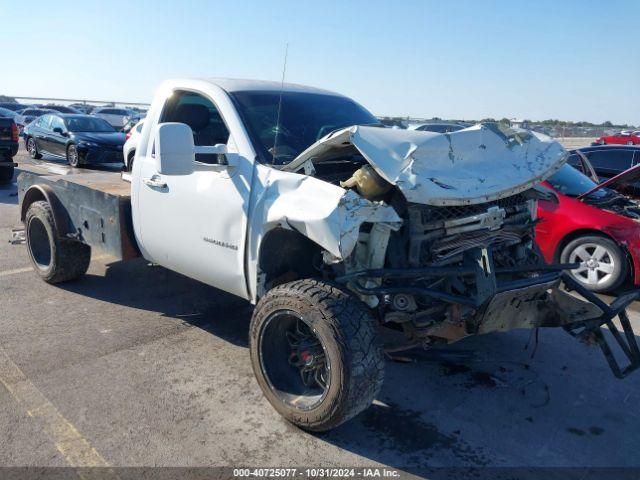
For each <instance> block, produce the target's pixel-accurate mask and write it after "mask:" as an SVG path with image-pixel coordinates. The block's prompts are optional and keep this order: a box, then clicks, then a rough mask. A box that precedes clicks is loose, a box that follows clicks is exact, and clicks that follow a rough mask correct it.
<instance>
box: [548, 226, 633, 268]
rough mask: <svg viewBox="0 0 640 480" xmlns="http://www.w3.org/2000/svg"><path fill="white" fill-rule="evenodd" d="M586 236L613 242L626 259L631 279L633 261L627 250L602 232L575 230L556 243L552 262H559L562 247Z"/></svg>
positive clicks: (584, 229) (587, 229)
mask: <svg viewBox="0 0 640 480" xmlns="http://www.w3.org/2000/svg"><path fill="white" fill-rule="evenodd" d="M586 235H591V236H595V237H603V238H608V239H609V240H611V241H612V242H614V243H615V244H616V245H618V246H619V247H620V248H621V249H622V252H623V253H624V255H625V257H626V258H627V264H628V266H629V274H630V275H631V278H633V276H634V273H635V272H634V267H633V260H632V258H631V254H630V253H629V249H628V248H627V247H626V246H625V245H622V244H621V243H620V242H618V241H617V240H616V239H615V238H613V237H612V236H611V235H607V234H606V233H604V232H602V231H601V230H592V229H589V228H583V229H581V230H575V231H573V232H571V233H569V234H567V235H566V236H565V237H564V238H563V239H562V240H561V241H560V242H559V243H558V247H557V248H556V251H555V253H554V255H553V258H554V261H555V262H556V263H558V262H560V254H561V253H562V250H563V249H564V247H566V246H567V245H568V244H569V242H572V241H573V240H575V239H576V238H578V237H584V236H586Z"/></svg>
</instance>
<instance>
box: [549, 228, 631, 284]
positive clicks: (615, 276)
mask: <svg viewBox="0 0 640 480" xmlns="http://www.w3.org/2000/svg"><path fill="white" fill-rule="evenodd" d="M560 261H561V262H562V263H580V267H579V268H576V269H574V270H571V272H570V273H571V275H572V276H573V278H575V279H576V280H577V281H578V282H580V283H581V284H582V285H584V286H585V287H586V288H588V289H589V290H591V291H593V292H606V291H609V290H613V289H615V288H616V287H618V286H619V285H620V284H621V283H622V282H623V281H624V279H625V278H626V275H627V268H628V266H627V260H626V258H625V255H624V252H623V251H622V249H621V248H620V247H619V246H618V245H617V244H616V243H615V242H614V241H613V240H611V239H610V238H607V237H601V236H597V235H587V236H584V237H579V238H576V239H575V240H573V241H571V242H569V243H568V244H567V246H565V247H564V248H563V249H562V253H561V254H560Z"/></svg>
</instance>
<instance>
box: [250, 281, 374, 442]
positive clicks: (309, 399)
mask: <svg viewBox="0 0 640 480" xmlns="http://www.w3.org/2000/svg"><path fill="white" fill-rule="evenodd" d="M376 330H377V325H376V322H375V320H374V318H373V317H372V316H371V314H370V313H369V311H368V309H367V308H366V307H365V306H364V304H363V303H362V302H360V300H358V299H357V298H355V297H354V296H352V295H351V294H349V293H347V292H345V291H343V290H341V289H339V288H337V287H335V286H333V285H329V284H327V283H324V282H322V281H319V280H312V279H306V280H298V281H295V282H291V283H286V284H283V285H279V286H277V287H275V288H273V289H272V290H270V291H269V292H267V294H266V295H265V296H264V297H263V298H262V299H261V300H260V302H258V305H257V306H256V309H255V311H254V313H253V317H252V319H251V329H250V334H249V351H250V354H251V363H252V366H253V371H254V373H255V376H256V379H257V381H258V384H259V385H260V388H261V389H262V391H263V393H264V395H265V397H266V398H267V400H268V401H269V403H271V405H272V406H273V407H274V408H275V409H276V410H277V411H278V413H280V414H281V415H282V416H283V417H284V418H285V419H287V420H288V421H290V422H291V423H293V424H295V425H297V426H299V427H300V428H303V429H305V430H310V431H316V432H321V431H326V430H330V429H332V428H335V427H337V426H338V425H340V424H342V423H343V422H346V421H347V420H349V419H350V418H352V417H354V416H355V415H357V414H358V413H360V412H361V411H363V410H364V409H366V408H367V407H369V405H371V402H372V401H373V400H374V398H375V396H376V395H377V394H378V392H379V391H380V388H381V386H382V382H383V379H384V356H383V351H382V347H381V345H380V344H379V342H378V338H377V331H376ZM312 369H315V370H312ZM310 372H311V373H310Z"/></svg>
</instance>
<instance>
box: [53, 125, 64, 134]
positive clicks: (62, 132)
mask: <svg viewBox="0 0 640 480" xmlns="http://www.w3.org/2000/svg"><path fill="white" fill-rule="evenodd" d="M53 132H54V133H57V134H60V135H64V130H63V129H62V128H60V127H56V128H54V129H53Z"/></svg>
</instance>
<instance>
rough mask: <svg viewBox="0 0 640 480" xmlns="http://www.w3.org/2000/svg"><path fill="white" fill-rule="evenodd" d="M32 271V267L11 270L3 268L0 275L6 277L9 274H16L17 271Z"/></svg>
mask: <svg viewBox="0 0 640 480" xmlns="http://www.w3.org/2000/svg"><path fill="white" fill-rule="evenodd" d="M25 272H33V267H24V268H15V269H13V270H4V271H2V272H0V277H7V276H9V275H16V274H18V273H25Z"/></svg>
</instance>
